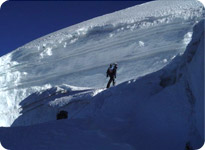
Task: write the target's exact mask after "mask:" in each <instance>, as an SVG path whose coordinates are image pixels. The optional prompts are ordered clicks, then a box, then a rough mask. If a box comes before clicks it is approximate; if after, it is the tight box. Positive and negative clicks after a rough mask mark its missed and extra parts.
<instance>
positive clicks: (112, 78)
mask: <svg viewBox="0 0 205 150" xmlns="http://www.w3.org/2000/svg"><path fill="white" fill-rule="evenodd" d="M116 73H117V64H116V63H115V64H110V67H109V68H108V69H107V77H108V76H109V77H110V80H109V81H108V83H107V88H109V87H110V83H111V82H113V86H115V78H116Z"/></svg>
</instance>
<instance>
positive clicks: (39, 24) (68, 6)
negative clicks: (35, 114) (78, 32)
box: [0, 0, 149, 56]
mask: <svg viewBox="0 0 205 150" xmlns="http://www.w3.org/2000/svg"><path fill="white" fill-rule="evenodd" d="M148 1H149V0H148ZM145 2H146V1H8V2H6V3H4V4H3V5H2V7H1V10H0V56H2V55H4V54H7V53H9V52H11V51H12V50H15V49H16V48H18V47H20V46H22V45H24V44H26V43H28V42H30V41H32V40H35V39H37V38H39V37H41V36H44V35H46V34H49V33H51V32H54V31H56V30H59V29H62V28H65V27H68V26H71V25H74V24H76V23H80V22H82V21H85V20H88V19H91V18H94V17H97V16H101V15H104V14H107V13H111V12H114V11H117V10H121V9H124V8H128V7H131V6H134V5H137V4H141V3H145Z"/></svg>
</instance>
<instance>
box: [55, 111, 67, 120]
mask: <svg viewBox="0 0 205 150" xmlns="http://www.w3.org/2000/svg"><path fill="white" fill-rule="evenodd" d="M67 118H68V112H67V111H64V110H61V111H60V112H59V113H58V114H57V120H60V119H67Z"/></svg>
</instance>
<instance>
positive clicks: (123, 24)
mask: <svg viewBox="0 0 205 150" xmlns="http://www.w3.org/2000/svg"><path fill="white" fill-rule="evenodd" d="M159 5H160V7H159ZM204 22H205V21H204V7H203V6H202V5H201V4H200V3H199V2H197V1H194V0H186V1H180V0H179V1H153V2H149V3H146V4H143V5H139V6H135V7H132V8H128V9H125V10H122V11H119V12H115V13H112V14H108V15H105V16H102V17H99V18H94V19H92V20H89V21H86V22H83V23H80V24H77V25H75V26H72V27H69V28H66V29H63V30H60V31H58V32H56V33H52V34H50V35H48V36H45V37H42V38H40V39H37V40H35V41H33V42H31V43H28V44H27V45H24V46H23V47H20V48H19V49H17V50H15V51H14V52H12V53H10V54H7V55H5V56H3V57H1V58H0V73H1V76H0V83H1V84H0V89H1V90H0V99H1V100H2V101H0V111H1V112H0V114H1V119H0V125H1V126H11V127H1V128H0V133H1V134H0V141H1V142H2V145H3V146H4V147H6V148H7V149H17V150H18V149H31V150H32V149H39V150H41V149H44V150H45V149H53V150H55V149H56V150H57V149H69V150H76V149H77V150H81V149H83V150H86V149H89V150H90V149H102V150H104V149H106V150H109V149H110V150H115V149H116V150H135V149H143V150H153V149H158V150H164V149H166V150H173V149H174V150H183V149H185V147H186V145H189V146H190V147H193V148H194V149H198V148H200V147H201V146H202V145H203V143H204ZM113 62H117V63H118V66H119V68H118V72H117V79H118V80H117V82H118V85H117V86H116V87H112V88H110V89H105V88H104V87H105V84H106V81H105V72H106V69H107V67H108V66H109V64H110V63H113ZM61 110H65V111H67V112H68V119H66V120H60V121H56V114H57V113H58V112H59V111H61Z"/></svg>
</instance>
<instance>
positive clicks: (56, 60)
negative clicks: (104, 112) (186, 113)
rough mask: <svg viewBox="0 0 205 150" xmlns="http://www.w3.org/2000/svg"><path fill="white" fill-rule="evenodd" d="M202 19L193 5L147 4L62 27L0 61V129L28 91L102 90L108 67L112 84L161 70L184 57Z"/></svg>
mask: <svg viewBox="0 0 205 150" xmlns="http://www.w3.org/2000/svg"><path fill="white" fill-rule="evenodd" d="M159 6H160V7H159ZM203 17H204V7H203V5H202V4H201V3H199V2H198V1H194V0H190V1H189V0H188V1H153V2H149V3H146V4H143V5H139V6H135V7H132V8H128V9H125V10H122V11H119V12H114V13H112V14H108V15H104V16H101V17H98V18H94V19H91V20H88V21H85V22H82V23H80V24H77V25H74V26H71V27H68V28H65V29H63V30H60V31H57V32H55V33H52V34H49V35H47V36H45V37H42V38H39V39H37V40H35V41H32V42H30V43H28V44H26V45H24V46H22V47H20V48H18V49H17V50H15V51H13V52H12V53H10V54H7V55H5V56H3V57H1V58H0V99H1V102H0V114H1V116H2V117H1V118H3V119H0V125H2V126H9V125H11V124H12V122H13V121H14V120H15V118H16V117H17V116H19V112H20V110H19V105H18V104H19V103H20V102H21V101H22V100H23V99H25V98H26V97H27V96H29V95H30V94H32V93H34V92H37V91H40V90H43V89H47V88H51V87H54V86H57V85H61V84H67V85H72V86H78V87H89V88H103V87H105V86H106V82H107V81H106V77H105V71H106V69H107V67H108V65H109V64H110V63H113V62H117V63H118V65H119V69H118V72H117V84H119V83H122V82H124V81H127V80H130V79H133V78H138V77H140V76H144V75H146V74H149V73H151V72H155V71H157V70H159V69H161V68H162V67H164V66H165V65H167V64H168V63H169V62H170V61H171V60H172V59H173V58H174V57H175V56H176V55H178V54H182V53H183V52H184V50H185V47H186V46H187V44H188V43H189V41H190V39H191V35H192V27H193V25H194V24H195V23H197V22H198V21H199V20H201V19H202V18H203ZM11 112H12V113H11Z"/></svg>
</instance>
